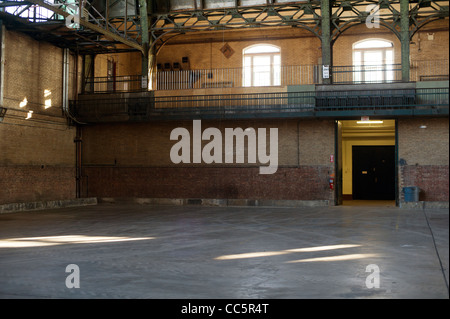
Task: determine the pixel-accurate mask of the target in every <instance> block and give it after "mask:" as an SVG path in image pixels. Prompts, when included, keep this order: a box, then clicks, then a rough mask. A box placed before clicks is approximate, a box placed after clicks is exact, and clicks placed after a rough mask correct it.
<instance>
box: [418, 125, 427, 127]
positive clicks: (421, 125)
mask: <svg viewBox="0 0 450 319" xmlns="http://www.w3.org/2000/svg"><path fill="white" fill-rule="evenodd" d="M419 128H427V126H426V125H421V126H420V127H419Z"/></svg>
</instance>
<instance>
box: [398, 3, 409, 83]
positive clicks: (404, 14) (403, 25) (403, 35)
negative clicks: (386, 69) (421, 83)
mask: <svg viewBox="0 0 450 319" xmlns="http://www.w3.org/2000/svg"><path fill="white" fill-rule="evenodd" d="M400 42H401V48H402V51H401V59H402V60H401V61H402V81H403V82H409V69H410V65H409V42H410V36H409V1H408V0H400Z"/></svg>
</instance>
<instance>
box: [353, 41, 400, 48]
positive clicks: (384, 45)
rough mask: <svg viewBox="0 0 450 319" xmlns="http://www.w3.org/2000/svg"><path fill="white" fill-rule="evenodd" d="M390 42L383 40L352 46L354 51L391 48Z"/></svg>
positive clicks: (363, 42)
mask: <svg viewBox="0 0 450 319" xmlns="http://www.w3.org/2000/svg"><path fill="white" fill-rule="evenodd" d="M392 47H393V45H392V42H389V41H383V40H366V41H362V42H359V43H357V44H355V45H354V46H353V48H354V49H371V48H392Z"/></svg>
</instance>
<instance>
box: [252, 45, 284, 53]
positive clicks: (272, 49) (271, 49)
mask: <svg viewBox="0 0 450 319" xmlns="http://www.w3.org/2000/svg"><path fill="white" fill-rule="evenodd" d="M277 52H280V49H278V48H277V47H276V46H272V45H255V46H253V47H250V48H248V49H245V50H244V54H251V53H277Z"/></svg>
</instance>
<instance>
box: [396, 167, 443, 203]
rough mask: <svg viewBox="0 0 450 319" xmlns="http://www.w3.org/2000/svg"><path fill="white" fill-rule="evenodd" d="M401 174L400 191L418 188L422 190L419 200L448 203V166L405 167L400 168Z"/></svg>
mask: <svg viewBox="0 0 450 319" xmlns="http://www.w3.org/2000/svg"><path fill="white" fill-rule="evenodd" d="M400 172H401V179H402V180H401V185H400V189H402V188H403V187H409V186H418V187H419V188H420V189H421V192H420V195H419V200H421V201H445V202H448V199H449V175H448V165H426V166H421V165H405V166H401V167H400ZM402 196H403V195H402Z"/></svg>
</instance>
